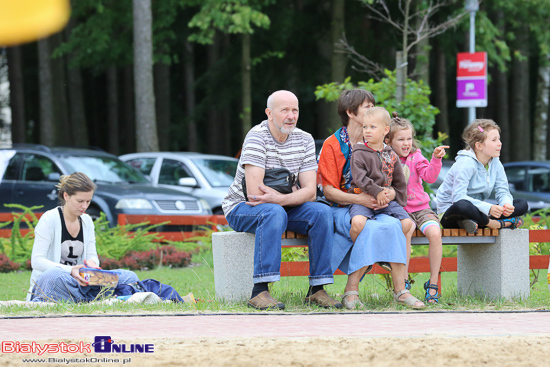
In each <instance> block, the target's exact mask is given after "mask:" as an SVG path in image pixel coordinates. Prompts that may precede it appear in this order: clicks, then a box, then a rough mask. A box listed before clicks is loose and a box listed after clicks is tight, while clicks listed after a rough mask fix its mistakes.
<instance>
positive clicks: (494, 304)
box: [0, 251, 550, 316]
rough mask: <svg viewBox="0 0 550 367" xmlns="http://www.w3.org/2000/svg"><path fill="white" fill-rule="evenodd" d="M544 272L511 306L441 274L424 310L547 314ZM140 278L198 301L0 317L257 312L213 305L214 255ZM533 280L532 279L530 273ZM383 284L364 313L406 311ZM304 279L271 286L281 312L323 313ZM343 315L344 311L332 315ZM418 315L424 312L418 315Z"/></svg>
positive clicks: (18, 311)
mask: <svg viewBox="0 0 550 367" xmlns="http://www.w3.org/2000/svg"><path fill="white" fill-rule="evenodd" d="M546 273H547V271H546V270H540V271H539V275H538V282H537V283H535V285H534V286H533V288H532V289H531V295H530V297H529V298H527V299H521V300H512V301H504V300H497V301H488V300H484V299H481V298H472V297H462V296H458V295H457V290H456V273H443V274H442V282H443V292H442V298H441V301H440V303H439V304H438V305H435V306H430V307H427V308H426V310H428V311H437V310H454V311H463V310H524V309H531V310H535V309H546V308H548V305H549V304H550V293H549V291H548V283H547V278H546ZM137 274H138V276H139V277H140V279H147V278H154V279H157V280H159V281H160V282H162V283H165V284H170V285H171V286H173V287H174V288H175V289H176V290H177V291H178V292H179V293H180V295H182V296H183V295H186V294H187V293H189V292H193V294H194V296H195V298H196V299H198V300H199V301H198V302H197V304H196V305H192V304H175V303H167V304H157V305H136V304H125V303H117V304H115V305H109V306H108V305H98V304H94V303H92V304H78V305H75V304H70V303H61V304H57V305H55V306H51V307H44V308H42V307H40V308H32V309H29V308H27V307H25V306H10V307H1V308H0V316H25V315H46V314H103V313H136V314H137V313H140V314H141V313H143V314H150V313H204V312H213V313H217V312H260V311H256V310H253V309H250V308H248V307H247V306H246V302H244V301H243V302H239V303H233V304H230V303H226V302H222V301H218V300H216V297H215V290H214V274H213V269H212V252H211V251H208V252H205V253H203V254H200V255H195V256H194V258H193V266H191V267H188V268H181V269H170V268H159V269H155V270H150V271H139V272H137ZM29 279H30V272H28V271H25V272H15V273H1V274H0V284H2V285H3V286H2V287H0V300H2V301H6V300H24V299H25V295H26V291H27V289H28V287H29ZM346 279H347V278H346V277H345V276H335V281H334V284H333V285H330V286H327V287H326V288H325V289H326V290H327V292H328V293H329V294H331V295H332V296H333V297H337V298H339V297H340V295H341V294H342V293H343V291H344V287H345V283H346ZM427 279H428V274H413V280H414V281H415V283H413V288H412V293H413V295H415V296H416V297H418V298H419V299H422V298H423V297H424V289H423V288H422V285H423V284H424V282H425V281H426V280H427ZM531 279H533V274H531ZM385 284H386V282H385V280H384V278H382V276H380V275H367V276H365V278H364V279H363V282H362V283H361V285H360V297H361V299H362V300H363V302H364V303H365V306H366V308H365V310H363V311H374V312H384V311H409V309H408V308H405V307H404V306H400V305H396V304H395V303H394V302H392V301H393V299H392V296H391V292H390V291H388V290H387V289H386V286H385ZM307 287H308V281H307V277H284V278H282V280H281V281H280V282H278V283H275V284H274V285H273V289H272V293H273V295H274V297H275V298H276V299H278V300H279V301H281V302H283V303H285V304H286V310H285V312H326V310H325V309H322V308H319V307H316V306H305V305H304V304H303V299H304V297H305V293H306V291H307ZM334 312H344V311H334ZM419 312H422V311H419Z"/></svg>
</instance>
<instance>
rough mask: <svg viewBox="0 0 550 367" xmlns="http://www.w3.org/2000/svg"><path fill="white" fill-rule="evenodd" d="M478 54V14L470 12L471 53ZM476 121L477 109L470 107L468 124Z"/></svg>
mask: <svg viewBox="0 0 550 367" xmlns="http://www.w3.org/2000/svg"><path fill="white" fill-rule="evenodd" d="M474 52H476V12H475V10H473V11H470V53H474ZM475 119H476V108H475V107H468V123H469V124H470V123H472V122H473V121H474V120H475Z"/></svg>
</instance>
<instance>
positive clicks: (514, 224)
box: [497, 217, 523, 229]
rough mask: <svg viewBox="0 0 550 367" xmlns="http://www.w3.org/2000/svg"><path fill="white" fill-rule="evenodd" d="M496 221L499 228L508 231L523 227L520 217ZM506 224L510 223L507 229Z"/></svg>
mask: <svg viewBox="0 0 550 367" xmlns="http://www.w3.org/2000/svg"><path fill="white" fill-rule="evenodd" d="M497 221H498V222H499V223H500V228H501V229H502V228H509V229H516V228H519V227H521V226H522V225H523V219H521V218H520V217H513V218H504V219H497ZM506 223H511V224H510V225H509V226H508V227H506Z"/></svg>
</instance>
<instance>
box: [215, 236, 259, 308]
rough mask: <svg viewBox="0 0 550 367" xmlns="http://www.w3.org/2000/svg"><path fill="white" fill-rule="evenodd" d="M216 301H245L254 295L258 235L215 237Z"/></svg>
mask: <svg viewBox="0 0 550 367" xmlns="http://www.w3.org/2000/svg"><path fill="white" fill-rule="evenodd" d="M212 252H213V256H214V285H215V287H216V297H217V298H219V299H221V300H225V301H244V300H247V299H249V298H250V294H251V293H252V287H253V285H254V284H253V281H252V276H253V274H254V235H253V234H251V233H242V232H215V233H212Z"/></svg>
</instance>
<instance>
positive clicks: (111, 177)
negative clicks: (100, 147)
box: [0, 144, 212, 225]
mask: <svg viewBox="0 0 550 367" xmlns="http://www.w3.org/2000/svg"><path fill="white" fill-rule="evenodd" d="M11 150H15V151H16V154H15V156H14V157H13V158H12V159H11V160H10V161H9V164H8V167H7V168H6V172H5V174H4V177H3V179H2V182H1V183H0V212H11V211H13V210H12V209H10V208H6V207H5V206H4V204H7V203H17V204H22V205H24V206H27V207H31V206H36V205H43V206H44V207H43V208H42V209H40V211H46V210H49V209H51V208H54V207H55V206H57V205H58V198H57V189H56V187H55V185H56V184H57V183H58V182H59V177H60V176H61V175H68V174H71V173H73V172H83V173H85V174H86V175H88V176H89V177H90V178H91V179H92V180H93V181H94V182H95V183H96V185H97V190H96V191H95V194H94V197H93V200H92V203H91V204H90V207H89V208H88V210H87V211H86V213H87V214H89V215H90V216H92V218H94V217H98V216H99V214H100V212H104V213H105V214H106V216H107V219H108V220H109V222H110V223H111V224H112V225H114V224H116V222H117V216H118V214H142V215H143V214H154V215H209V214H211V213H212V212H211V210H210V207H209V205H208V203H207V202H206V201H204V200H201V199H199V198H197V197H195V196H192V195H188V194H184V193H181V192H179V191H176V190H171V189H166V188H158V187H153V186H152V185H151V184H150V183H149V181H148V180H147V179H146V178H145V176H143V174H141V173H140V172H139V171H137V170H135V169H134V168H133V167H131V166H129V165H128V164H126V163H124V162H122V161H121V160H120V159H118V158H117V157H116V156H114V155H112V154H108V153H105V152H103V151H97V150H88V149H74V148H61V147H51V148H50V147H46V146H42V145H31V144H22V145H15V146H14V147H13V148H11Z"/></svg>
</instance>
